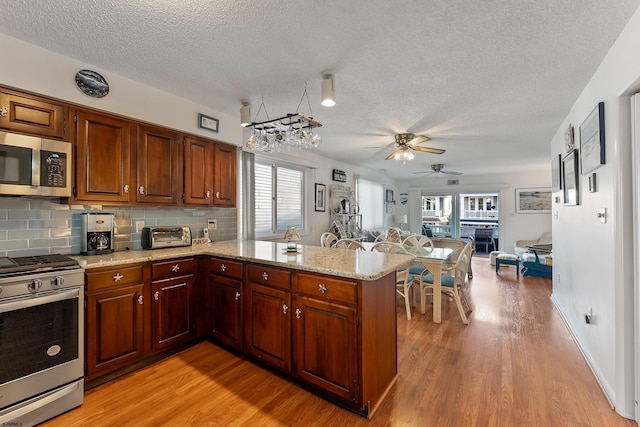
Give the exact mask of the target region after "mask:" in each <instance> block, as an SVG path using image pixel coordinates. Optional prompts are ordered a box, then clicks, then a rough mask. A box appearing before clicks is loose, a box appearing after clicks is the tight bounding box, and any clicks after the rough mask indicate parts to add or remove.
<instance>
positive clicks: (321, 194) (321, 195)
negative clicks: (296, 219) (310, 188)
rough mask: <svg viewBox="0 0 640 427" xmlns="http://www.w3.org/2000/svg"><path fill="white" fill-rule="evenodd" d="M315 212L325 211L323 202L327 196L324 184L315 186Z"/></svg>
mask: <svg viewBox="0 0 640 427" xmlns="http://www.w3.org/2000/svg"><path fill="white" fill-rule="evenodd" d="M315 193H316V201H315V205H316V212H324V211H325V201H326V195H327V186H326V185H324V184H316V191H315Z"/></svg>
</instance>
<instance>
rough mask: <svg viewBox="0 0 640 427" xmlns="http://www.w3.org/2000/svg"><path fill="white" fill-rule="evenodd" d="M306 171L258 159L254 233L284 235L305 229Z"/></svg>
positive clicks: (255, 184) (256, 164) (256, 165)
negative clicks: (290, 229) (293, 230)
mask: <svg viewBox="0 0 640 427" xmlns="http://www.w3.org/2000/svg"><path fill="white" fill-rule="evenodd" d="M303 189H304V170H303V169H302V168H299V169H298V168H295V167H293V166H287V165H283V164H279V163H277V162H272V161H269V160H268V159H259V158H257V157H256V162H255V182H254V191H255V195H254V201H255V209H254V211H255V212H254V215H255V234H256V236H265V235H270V234H277V233H284V231H285V230H286V229H287V227H290V226H294V227H296V228H297V229H302V228H303V217H304V209H303V202H304V193H303Z"/></svg>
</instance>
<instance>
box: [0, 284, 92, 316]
mask: <svg viewBox="0 0 640 427" xmlns="http://www.w3.org/2000/svg"><path fill="white" fill-rule="evenodd" d="M79 296H80V290H79V289H73V290H70V291H63V292H59V293H55V294H50V295H36V297H27V298H25V299H21V300H19V301H12V302H6V303H0V313H6V312H8V311H13V310H20V309H22V308H29V307H36V306H38V305H42V304H48V303H51V302H57V301H64V300H66V299H73V298H78V297H79Z"/></svg>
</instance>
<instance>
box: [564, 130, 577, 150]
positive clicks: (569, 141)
mask: <svg viewBox="0 0 640 427" xmlns="http://www.w3.org/2000/svg"><path fill="white" fill-rule="evenodd" d="M574 148H575V142H574V139H573V125H571V123H569V127H568V128H567V130H565V131H564V152H565V153H568V152H569V151H571V150H573V149H574Z"/></svg>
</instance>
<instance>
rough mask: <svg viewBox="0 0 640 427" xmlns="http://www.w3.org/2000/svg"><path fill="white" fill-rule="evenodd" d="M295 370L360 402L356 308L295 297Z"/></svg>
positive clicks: (344, 397) (345, 396) (312, 382)
mask: <svg viewBox="0 0 640 427" xmlns="http://www.w3.org/2000/svg"><path fill="white" fill-rule="evenodd" d="M293 310H294V311H293V313H292V314H293V351H294V357H293V369H294V371H295V374H296V375H297V376H298V377H299V378H300V379H302V380H303V381H305V382H307V383H309V384H313V385H315V386H317V387H320V388H322V389H323V390H326V391H328V392H330V393H332V394H334V395H336V396H338V397H341V398H343V399H348V400H350V401H353V402H357V401H358V388H357V384H358V374H357V372H358V370H357V369H358V359H357V357H356V355H357V354H358V353H357V348H358V341H357V326H356V309H355V307H348V306H344V305H340V304H335V303H331V302H328V301H322V300H320V299H315V298H310V297H306V296H298V295H294V297H293Z"/></svg>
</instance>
